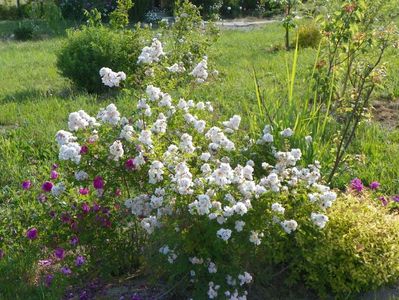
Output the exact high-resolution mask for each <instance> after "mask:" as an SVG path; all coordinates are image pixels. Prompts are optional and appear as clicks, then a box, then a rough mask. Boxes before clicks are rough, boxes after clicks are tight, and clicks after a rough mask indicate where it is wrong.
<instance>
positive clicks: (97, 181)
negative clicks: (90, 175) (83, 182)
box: [93, 176, 104, 190]
mask: <svg viewBox="0 0 399 300" xmlns="http://www.w3.org/2000/svg"><path fill="white" fill-rule="evenodd" d="M93 186H94V188H95V189H96V190H101V189H103V188H104V180H103V178H102V177H101V176H97V177H96V178H94V180H93Z"/></svg>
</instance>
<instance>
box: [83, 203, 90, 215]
mask: <svg viewBox="0 0 399 300" xmlns="http://www.w3.org/2000/svg"><path fill="white" fill-rule="evenodd" d="M82 210H83V212H84V213H85V214H88V213H89V212H90V205H89V204H87V203H83V204H82Z"/></svg>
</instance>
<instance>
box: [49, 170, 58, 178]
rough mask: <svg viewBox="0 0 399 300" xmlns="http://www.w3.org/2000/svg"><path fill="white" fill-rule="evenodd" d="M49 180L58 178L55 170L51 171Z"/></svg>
mask: <svg viewBox="0 0 399 300" xmlns="http://www.w3.org/2000/svg"><path fill="white" fill-rule="evenodd" d="M50 178H51V179H57V178H58V173H57V171H55V170H52V171H51V173H50Z"/></svg>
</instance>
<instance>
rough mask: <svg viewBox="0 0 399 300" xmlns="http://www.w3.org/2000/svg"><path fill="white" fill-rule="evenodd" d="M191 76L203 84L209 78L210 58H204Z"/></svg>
mask: <svg viewBox="0 0 399 300" xmlns="http://www.w3.org/2000/svg"><path fill="white" fill-rule="evenodd" d="M190 75H192V76H193V77H195V78H196V81H197V82H198V83H203V82H205V81H206V79H207V78H208V57H206V56H204V58H203V59H202V60H201V61H200V62H199V63H198V65H196V66H195V68H194V69H193V70H192V71H191V73H190Z"/></svg>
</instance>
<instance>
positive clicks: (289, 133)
mask: <svg viewBox="0 0 399 300" xmlns="http://www.w3.org/2000/svg"><path fill="white" fill-rule="evenodd" d="M293 134H294V131H292V129H291V128H286V129H284V130H283V131H281V132H280V135H281V136H282V137H284V138H289V137H291V136H292V135H293Z"/></svg>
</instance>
